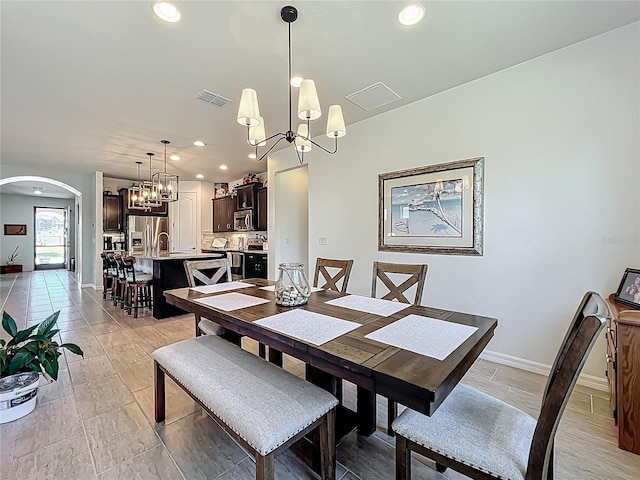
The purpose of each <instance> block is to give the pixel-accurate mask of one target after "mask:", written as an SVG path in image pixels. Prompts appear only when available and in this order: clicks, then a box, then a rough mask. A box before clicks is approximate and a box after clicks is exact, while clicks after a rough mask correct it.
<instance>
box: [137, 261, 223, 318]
mask: <svg viewBox="0 0 640 480" xmlns="http://www.w3.org/2000/svg"><path fill="white" fill-rule="evenodd" d="M225 256H226V254H223V253H202V254H193V253H184V254H183V253H171V254H169V255H166V254H165V255H162V256H160V257H147V256H142V255H136V256H135V258H136V270H139V271H141V272H144V273H148V274H150V275H153V288H152V292H153V294H152V296H153V316H154V317H155V318H167V317H175V316H176V315H184V314H185V313H187V312H185V311H184V310H182V309H181V308H178V307H175V306H173V305H170V304H168V303H167V302H166V300H165V298H164V291H165V290H172V289H174V288H184V287H188V286H189V281H188V280H187V273H186V272H185V270H184V261H185V260H206V259H209V258H223V257H225Z"/></svg>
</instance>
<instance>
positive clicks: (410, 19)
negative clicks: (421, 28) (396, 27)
mask: <svg viewBox="0 0 640 480" xmlns="http://www.w3.org/2000/svg"><path fill="white" fill-rule="evenodd" d="M423 17H424V7H423V6H422V5H420V4H419V3H412V4H409V5H407V6H406V7H404V8H403V9H402V10H400V13H398V21H399V22H400V23H401V24H402V25H407V26H409V25H415V24H416V23H418V22H419V21H420V20H422V18H423Z"/></svg>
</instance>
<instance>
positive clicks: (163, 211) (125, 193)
mask: <svg viewBox="0 0 640 480" xmlns="http://www.w3.org/2000/svg"><path fill="white" fill-rule="evenodd" d="M118 193H119V194H120V198H121V201H122V215H123V216H126V215H143V216H145V217H150V216H151V217H166V216H168V215H169V204H168V203H161V204H160V206H158V207H152V208H151V210H144V209H138V208H132V209H129V189H128V188H121V189H120V190H118Z"/></svg>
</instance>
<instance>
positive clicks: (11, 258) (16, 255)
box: [7, 245, 20, 265]
mask: <svg viewBox="0 0 640 480" xmlns="http://www.w3.org/2000/svg"><path fill="white" fill-rule="evenodd" d="M18 260H20V245H18V246H17V247H16V249H15V250H14V251H13V253H12V254H11V255H9V256H8V257H7V265H13V264H14V263H16V262H17V261H18Z"/></svg>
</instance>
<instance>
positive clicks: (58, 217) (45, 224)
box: [34, 207, 67, 270]
mask: <svg viewBox="0 0 640 480" xmlns="http://www.w3.org/2000/svg"><path fill="white" fill-rule="evenodd" d="M34 231H35V233H36V234H35V268H36V270H44V269H51V268H64V267H65V266H66V263H67V255H66V254H67V248H66V247H67V212H66V209H64V208H50V207H35V228H34Z"/></svg>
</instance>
